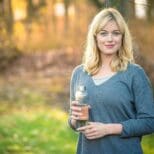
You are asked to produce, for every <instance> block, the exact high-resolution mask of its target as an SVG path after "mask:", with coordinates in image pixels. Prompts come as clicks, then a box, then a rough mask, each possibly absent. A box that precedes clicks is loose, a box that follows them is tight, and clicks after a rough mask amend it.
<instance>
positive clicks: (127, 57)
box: [83, 8, 134, 75]
mask: <svg viewBox="0 0 154 154" xmlns="http://www.w3.org/2000/svg"><path fill="white" fill-rule="evenodd" d="M111 20H114V21H115V22H116V23H117V25H118V27H119V30H120V32H121V33H122V45H121V48H120V49H119V51H118V52H117V55H116V56H115V57H114V58H113V60H112V61H111V69H112V70H113V71H115V72H117V71H123V70H126V68H127V65H128V63H132V62H133V61H134V58H133V52H132V39H131V35H130V32H129V29H128V26H127V24H126V22H125V20H124V18H123V17H122V15H121V14H120V13H119V12H118V11H117V10H116V9H113V8H106V9H103V10H102V11H100V12H99V13H98V14H97V15H96V16H95V17H94V19H93V21H92V23H91V25H90V27H89V31H88V35H87V42H86V49H85V52H84V56H83V66H84V69H85V71H87V72H88V73H89V74H92V75H94V74H95V73H97V72H98V71H99V69H100V67H101V65H102V59H101V55H100V51H99V50H98V47H97V44H96V39H95V36H96V34H97V33H98V32H99V31H100V30H102V28H103V27H104V26H105V25H106V24H107V22H109V21H111Z"/></svg>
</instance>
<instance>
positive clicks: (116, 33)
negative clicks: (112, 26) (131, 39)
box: [112, 32, 121, 36]
mask: <svg viewBox="0 0 154 154" xmlns="http://www.w3.org/2000/svg"><path fill="white" fill-rule="evenodd" d="M112 34H113V35H115V36H117V35H121V33H120V32H113V33H112Z"/></svg>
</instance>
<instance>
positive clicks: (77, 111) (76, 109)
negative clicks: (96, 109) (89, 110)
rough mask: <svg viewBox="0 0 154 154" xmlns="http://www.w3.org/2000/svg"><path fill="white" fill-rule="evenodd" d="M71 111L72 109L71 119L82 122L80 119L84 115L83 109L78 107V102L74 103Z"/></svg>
mask: <svg viewBox="0 0 154 154" xmlns="http://www.w3.org/2000/svg"><path fill="white" fill-rule="evenodd" d="M70 109H71V116H70V117H71V119H72V120H75V121H76V120H80V119H79V118H80V116H81V115H82V113H81V107H80V106H78V102H77V101H72V103H71V107H70Z"/></svg>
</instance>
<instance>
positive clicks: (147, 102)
mask: <svg viewBox="0 0 154 154" xmlns="http://www.w3.org/2000/svg"><path fill="white" fill-rule="evenodd" d="M132 92H133V97H134V105H135V109H136V111H135V112H136V118H135V119H129V120H127V121H123V122H121V124H122V125H123V130H122V133H121V137H123V138H125V137H133V136H142V135H146V134H150V133H153V132H154V99H153V91H152V88H151V84H150V81H149V79H148V77H147V75H146V74H145V72H144V70H143V69H142V68H139V69H137V71H136V73H135V74H134V76H133V80H132Z"/></svg>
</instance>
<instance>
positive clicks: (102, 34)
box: [100, 32, 108, 36]
mask: <svg viewBox="0 0 154 154" xmlns="http://www.w3.org/2000/svg"><path fill="white" fill-rule="evenodd" d="M107 34H108V33H107V32H100V35H101V36H106V35H107Z"/></svg>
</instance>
